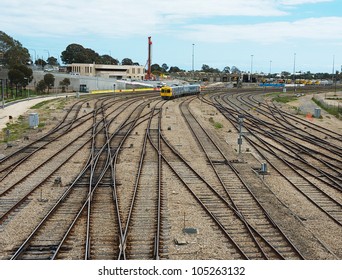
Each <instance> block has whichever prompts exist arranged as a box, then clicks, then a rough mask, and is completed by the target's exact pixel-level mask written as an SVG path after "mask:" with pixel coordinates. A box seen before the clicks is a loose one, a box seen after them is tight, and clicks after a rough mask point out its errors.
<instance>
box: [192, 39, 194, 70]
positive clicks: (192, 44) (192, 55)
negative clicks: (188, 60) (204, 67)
mask: <svg viewBox="0 0 342 280" xmlns="http://www.w3.org/2000/svg"><path fill="white" fill-rule="evenodd" d="M194 72H195V44H192V73H194Z"/></svg>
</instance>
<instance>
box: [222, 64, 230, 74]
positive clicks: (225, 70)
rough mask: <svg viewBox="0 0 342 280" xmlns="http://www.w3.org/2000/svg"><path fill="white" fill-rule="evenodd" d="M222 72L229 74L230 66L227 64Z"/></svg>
mask: <svg viewBox="0 0 342 280" xmlns="http://www.w3.org/2000/svg"><path fill="white" fill-rule="evenodd" d="M223 72H224V73H227V74H229V73H230V67H229V66H226V67H224V68H223Z"/></svg>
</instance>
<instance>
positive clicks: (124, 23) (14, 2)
mask: <svg viewBox="0 0 342 280" xmlns="http://www.w3.org/2000/svg"><path fill="white" fill-rule="evenodd" d="M0 7H1V8H0V12H1V15H0V30H1V31H3V32H5V33H6V34H8V35H9V36H11V37H13V38H14V39H16V40H18V41H20V42H21V43H22V45H23V46H24V47H26V48H27V49H28V50H29V52H30V54H31V55H32V57H35V56H37V57H39V58H43V59H45V60H46V59H47V57H48V56H49V55H50V56H54V57H56V58H57V59H58V60H59V62H60V63H61V60H60V55H61V52H62V51H64V50H65V49H66V47H67V46H68V45H69V44H72V43H76V44H80V45H82V46H83V47H85V48H90V49H93V50H94V51H96V52H97V53H99V54H100V55H104V54H108V55H111V56H112V57H114V58H116V59H118V60H119V61H122V59H124V58H130V59H132V60H133V61H134V62H138V63H139V64H140V65H145V64H146V62H147V49H148V44H147V42H148V37H149V36H151V37H152V42H153V44H152V64H154V63H157V64H159V65H160V66H161V65H162V64H163V63H166V64H167V65H168V66H169V67H171V66H178V67H179V68H181V69H184V70H192V66H193V65H194V69H195V70H200V69H201V68H202V65H203V64H206V65H208V66H209V67H212V68H218V69H220V70H223V68H224V67H226V66H229V67H232V66H236V67H238V68H239V69H240V70H242V71H246V72H248V71H252V72H253V73H255V72H258V73H260V72H264V73H269V72H271V73H279V72H281V71H288V72H290V73H293V71H294V70H295V71H296V72H299V71H302V72H307V71H310V72H312V73H317V72H327V73H332V72H333V70H334V71H336V70H338V71H341V65H342V53H341V49H342V1H341V0H139V1H138V0H56V1H51V0H29V1H27V0H25V1H23V0H1V4H0Z"/></svg>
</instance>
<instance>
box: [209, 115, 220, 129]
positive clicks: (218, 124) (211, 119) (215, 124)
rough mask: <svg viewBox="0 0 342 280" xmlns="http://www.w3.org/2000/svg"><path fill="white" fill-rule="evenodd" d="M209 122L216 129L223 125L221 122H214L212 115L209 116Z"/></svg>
mask: <svg viewBox="0 0 342 280" xmlns="http://www.w3.org/2000/svg"><path fill="white" fill-rule="evenodd" d="M209 122H210V123H211V124H212V125H213V126H214V127H215V128H216V129H219V128H222V127H223V124H222V123H219V122H215V121H214V119H213V117H210V118H209Z"/></svg>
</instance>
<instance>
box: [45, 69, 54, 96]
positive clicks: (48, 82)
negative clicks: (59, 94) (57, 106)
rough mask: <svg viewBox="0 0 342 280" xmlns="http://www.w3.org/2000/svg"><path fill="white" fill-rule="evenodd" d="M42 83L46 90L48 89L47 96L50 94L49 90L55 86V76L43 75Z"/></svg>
mask: <svg viewBox="0 0 342 280" xmlns="http://www.w3.org/2000/svg"><path fill="white" fill-rule="evenodd" d="M44 82H45V84H46V86H47V89H48V94H49V92H50V89H51V88H52V87H53V86H54V84H55V76H54V75H52V74H50V73H49V74H45V75H44Z"/></svg>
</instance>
